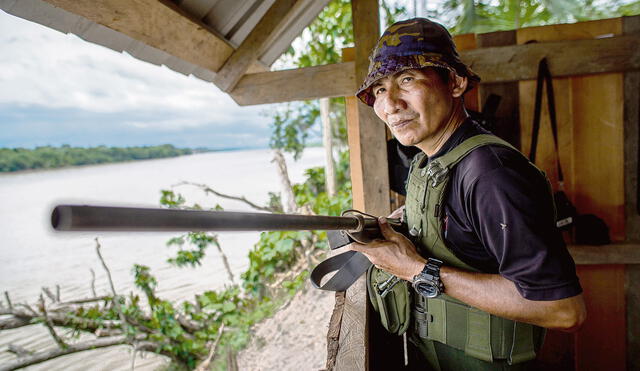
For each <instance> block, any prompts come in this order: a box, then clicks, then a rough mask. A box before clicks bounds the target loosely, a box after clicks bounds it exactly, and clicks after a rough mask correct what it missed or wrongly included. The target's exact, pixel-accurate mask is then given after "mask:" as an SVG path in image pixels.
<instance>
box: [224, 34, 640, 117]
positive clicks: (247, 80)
mask: <svg viewBox="0 0 640 371" xmlns="http://www.w3.org/2000/svg"><path fill="white" fill-rule="evenodd" d="M479 38H480V39H481V40H482V39H483V35H479ZM460 55H461V57H462V59H463V61H465V63H469V64H470V66H471V68H472V69H473V70H474V71H475V72H476V73H478V74H479V75H480V77H482V83H483V84H490V83H503V82H512V81H520V80H533V79H535V78H536V76H537V68H538V67H537V66H538V61H539V60H540V59H541V58H543V57H547V59H548V60H549V66H550V68H551V73H552V74H553V76H555V77H561V76H576V75H586V74H597V73H607V72H620V71H631V70H640V37H639V36H636V35H630V36H629V35H628V36H619V37H610V38H605V39H594V40H575V41H561V42H545V43H536V44H526V45H511V46H499V47H489V48H480V49H474V50H465V51H461V52H460ZM576 56H580V57H579V58H577V57H576ZM353 68H354V67H353V65H351V64H349V65H347V64H336V65H327V66H316V67H308V68H304V69H300V70H288V71H276V72H265V73H264V74H254V75H245V76H244V77H243V78H242V79H241V80H240V82H239V83H238V85H237V87H236V89H235V90H234V91H232V92H231V95H232V97H234V99H236V96H237V99H236V102H238V104H240V105H252V104H265V103H277V102H287V101H293V100H304V99H315V98H322V97H341V96H351V95H353V94H354V92H355V90H356V88H357V86H356V80H357V81H358V82H361V81H362V79H355V77H354V76H353V72H352V71H353ZM316 71H322V72H323V73H325V75H324V77H326V78H330V80H328V81H331V84H326V82H324V81H320V82H318V81H313V78H314V77H315V76H314V74H315V73H316ZM269 74H273V75H269ZM271 81H274V82H282V81H286V82H287V85H279V87H280V88H279V89H278V91H274V90H273V86H266V85H264V84H265V83H267V82H271ZM253 84H256V86H255V88H256V89H254V86H252V85H253ZM327 85H331V86H327Z"/></svg>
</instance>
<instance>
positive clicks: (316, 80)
mask: <svg viewBox="0 0 640 371" xmlns="http://www.w3.org/2000/svg"><path fill="white" fill-rule="evenodd" d="M355 90H356V82H355V73H354V62H345V63H336V64H327V65H322V66H315V67H306V68H298V69H294V70H284V71H273V72H263V73H255V74H249V75H244V76H243V77H242V79H240V81H239V82H238V84H237V85H236V87H235V88H234V89H233V91H231V93H229V95H230V96H231V98H233V100H235V101H236V103H238V104H239V105H241V106H247V105H254V104H266V103H279V102H288V101H293V100H308V99H319V98H324V97H343V96H349V95H353V94H354V92H355Z"/></svg>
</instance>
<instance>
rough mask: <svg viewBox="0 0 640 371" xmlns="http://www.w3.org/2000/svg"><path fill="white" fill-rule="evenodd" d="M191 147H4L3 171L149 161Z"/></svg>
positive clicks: (0, 169)
mask: <svg viewBox="0 0 640 371" xmlns="http://www.w3.org/2000/svg"><path fill="white" fill-rule="evenodd" d="M192 153H193V151H192V150H191V149H187V148H176V147H174V146H172V145H170V144H165V145H161V146H151V147H127V148H118V147H105V146H99V147H93V148H77V147H70V146H68V145H63V146H62V147H51V146H45V147H37V148H36V149H25V148H0V172H9V171H19V170H27V169H53V168H58V167H62V166H75V165H91V164H103V163H110V162H122V161H131V160H146V159H151V158H165V157H175V156H182V155H188V154H192Z"/></svg>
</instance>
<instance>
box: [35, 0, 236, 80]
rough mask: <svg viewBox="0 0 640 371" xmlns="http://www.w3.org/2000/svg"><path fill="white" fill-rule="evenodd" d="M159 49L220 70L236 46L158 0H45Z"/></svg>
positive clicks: (168, 4)
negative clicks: (233, 46)
mask: <svg viewBox="0 0 640 371" xmlns="http://www.w3.org/2000/svg"><path fill="white" fill-rule="evenodd" d="M43 1H46V2H47V3H50V4H52V5H54V6H56V7H59V8H62V9H64V10H66V11H68V12H71V13H74V14H77V15H80V16H82V17H84V18H87V19H89V20H91V21H93V22H96V23H99V24H101V25H103V26H106V27H108V28H110V29H112V30H115V31H118V32H121V33H123V34H125V35H127V36H129V37H131V38H133V39H136V40H139V41H141V42H143V43H145V44H147V45H149V46H152V47H154V48H156V49H159V50H162V51H164V52H167V53H169V54H171V55H173V56H176V57H178V58H180V59H183V60H185V61H187V62H190V63H193V64H195V65H197V66H200V67H203V68H206V69H209V70H211V71H214V72H216V71H218V70H219V69H220V67H222V65H223V63H224V62H225V61H226V60H227V58H229V56H230V55H231V53H232V52H233V48H232V47H231V46H230V45H229V44H228V43H227V42H226V41H225V40H224V39H222V38H220V37H218V36H216V35H215V34H214V33H213V31H212V30H210V29H208V27H207V26H206V25H204V24H203V23H200V22H198V21H196V20H193V19H190V18H189V17H188V16H187V15H185V14H184V13H183V14H181V13H180V10H179V9H178V8H177V6H175V5H172V4H173V3H170V2H167V3H164V2H161V1H157V0H100V1H90V0H43Z"/></svg>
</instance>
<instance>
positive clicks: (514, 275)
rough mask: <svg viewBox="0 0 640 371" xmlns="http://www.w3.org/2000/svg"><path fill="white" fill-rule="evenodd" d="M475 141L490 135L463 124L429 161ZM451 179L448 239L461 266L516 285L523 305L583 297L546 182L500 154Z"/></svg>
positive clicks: (469, 164)
mask: <svg viewBox="0 0 640 371" xmlns="http://www.w3.org/2000/svg"><path fill="white" fill-rule="evenodd" d="M478 134H487V132H486V131H485V130H483V129H482V128H481V127H480V126H479V125H478V124H477V123H475V122H474V121H472V120H467V121H465V122H464V123H463V124H462V125H461V126H460V127H459V128H458V129H456V131H455V132H454V133H453V135H452V136H451V137H450V138H449V139H448V140H447V142H446V143H445V144H444V146H443V147H442V149H440V151H438V153H436V154H435V155H433V156H432V158H431V159H433V158H437V157H439V156H442V155H443V154H445V153H447V152H449V151H450V150H451V149H452V148H454V147H455V146H457V145H458V144H460V143H462V142H463V141H464V140H465V139H467V138H469V137H472V136H474V135H478ZM431 159H429V160H431ZM425 166H426V162H425ZM450 177H451V178H450V182H449V185H448V190H447V194H446V196H445V197H446V203H445V209H444V210H445V214H444V218H445V223H444V225H445V230H444V236H445V242H446V244H447V246H448V247H449V248H450V249H451V250H452V251H453V253H454V254H455V255H456V256H457V257H458V258H460V259H461V260H462V261H464V262H465V263H467V264H469V265H470V266H472V267H474V268H477V269H479V270H481V271H482V272H486V273H499V274H500V275H502V276H503V277H505V278H507V279H509V280H511V281H513V282H514V283H515V284H516V287H517V289H518V291H519V292H520V294H521V295H522V296H523V297H524V298H526V299H530V300H557V299H563V298H568V297H571V296H575V295H578V294H579V293H581V292H582V288H581V287H580V283H579V281H578V277H577V276H576V268H575V263H574V262H573V259H572V258H571V255H570V254H569V252H568V251H567V248H566V246H565V244H564V241H563V239H562V235H561V234H560V232H559V231H558V229H557V228H556V227H555V220H554V208H553V199H552V196H551V194H550V191H549V187H548V184H547V181H546V179H545V178H544V177H543V176H542V175H541V174H540V172H539V171H538V170H537V169H536V168H535V167H533V166H532V165H531V164H530V163H529V161H528V160H527V159H526V158H525V157H524V156H523V155H522V154H520V153H518V152H515V151H514V150H512V149H510V148H506V147H502V146H496V145H488V146H484V147H480V148H477V149H475V150H474V151H472V152H471V153H470V154H469V155H467V156H466V157H465V158H464V159H462V160H461V161H460V162H459V163H458V165H457V166H455V167H454V168H453V169H452V172H451V174H450Z"/></svg>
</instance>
